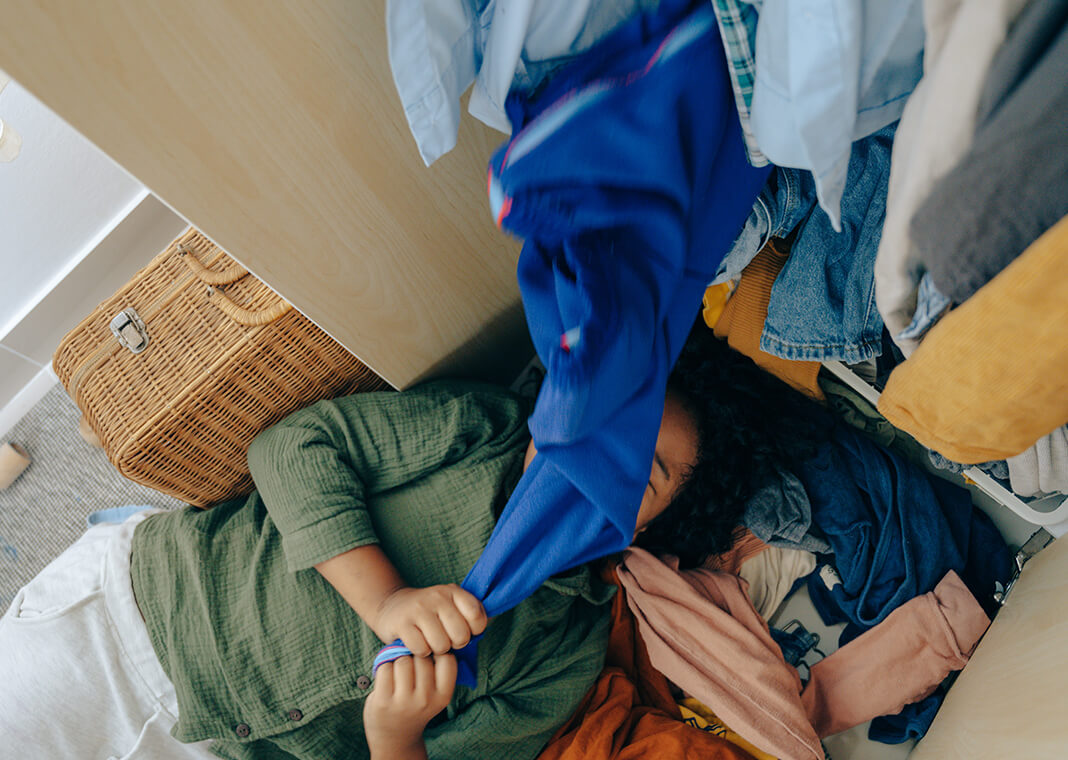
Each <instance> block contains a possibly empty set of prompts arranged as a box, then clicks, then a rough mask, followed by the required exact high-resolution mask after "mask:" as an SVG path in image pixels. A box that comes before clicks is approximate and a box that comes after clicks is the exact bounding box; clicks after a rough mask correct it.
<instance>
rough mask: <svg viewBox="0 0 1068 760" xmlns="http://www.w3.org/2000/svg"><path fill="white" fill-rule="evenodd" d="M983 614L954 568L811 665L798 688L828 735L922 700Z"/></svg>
mask: <svg viewBox="0 0 1068 760" xmlns="http://www.w3.org/2000/svg"><path fill="white" fill-rule="evenodd" d="M989 625H990V619H989V618H988V617H987V616H986V613H985V612H983V608H982V607H980V606H979V603H978V602H977V601H975V597H973V596H972V593H971V592H970V591H969V590H968V587H967V586H965V585H964V582H963V581H961V579H960V578H959V577H958V576H957V574H956V573H955V572H953V571H952V570H950V571H949V572H948V573H947V574H946V576H945V577H944V578H942V580H941V581H939V583H938V585H937V586H935V589H934V591H932V592H930V593H928V594H924V595H923V596H918V597H916V598H915V599H910V600H909V601H908V602H906V603H905V604H903V605H902V606H900V607H898V608H897V609H896V610H894V611H893V612H891V613H890V614H889V615H888V616H887V618H886V619H885V620H884V621H883V622H882V623H880V624H879V625H877V626H875V627H874V628H872V629H871V630H870V631H865V632H864V633H863V634H861V635H860V636H858V637H857V638H856V639H854V640H853V641H851V642H849V643H848V644H846V645H845V646H844V647H842V648H841V649H839V650H838V651H836V652H833V653H831V654H830V655H828V656H827V657H826V658H825V659H823V660H821V661H820V662H818V663H816V664H815V665H813V666H812V677H811V679H810V680H809V682H808V685H807V686H806V687H805V691H804V693H802V695H801V703H802V704H803V705H804V707H805V714H806V715H808V717H809V720H811V721H812V725H813V727H814V728H815V729H816V733H818V734H819V735H820V736H821V737H822V736H830V735H831V734H836V733H838V732H839V731H845V730H846V729H847V728H852V727H853V726H856V725H859V724H861V723H864V722H865V721H868V720H871V719H872V718H875V717H877V716H879V715H892V714H894V713H897V712H899V711H900V710H901V708H902V707H904V706H905V705H907V704H909V703H911V702H916V701H918V700H920V699H923V698H924V697H926V696H927V695H928V694H930V693H931V692H933V691H934V690H935V688H937V686H938V684H940V683H941V682H942V680H943V679H944V678H945V677H946V676H947V675H949V674H950V673H951V672H953V671H954V670H960V669H961V668H963V667H964V665H965V664H966V663H967V662H968V657H969V656H970V655H971V653H972V650H974V649H975V646H976V644H978V643H979V639H980V638H981V637H982V635H983V633H984V632H985V631H986V629H987V627H988V626H989Z"/></svg>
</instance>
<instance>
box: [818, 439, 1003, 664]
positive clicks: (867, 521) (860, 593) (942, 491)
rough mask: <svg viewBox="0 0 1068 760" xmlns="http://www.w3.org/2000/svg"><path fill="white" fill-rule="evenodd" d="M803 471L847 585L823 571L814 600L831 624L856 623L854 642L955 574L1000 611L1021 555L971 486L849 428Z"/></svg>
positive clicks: (851, 633)
mask: <svg viewBox="0 0 1068 760" xmlns="http://www.w3.org/2000/svg"><path fill="white" fill-rule="evenodd" d="M800 470H801V471H800V472H799V473H798V475H799V477H800V478H801V481H802V483H804V485H805V490H806V491H807V492H808V495H809V500H810V502H811V505H812V521H813V523H814V524H815V525H816V526H818V527H819V528H820V530H822V531H823V533H824V535H825V536H826V537H827V540H828V541H829V542H830V544H831V548H832V550H833V552H834V564H835V568H836V569H837V571H838V575H839V576H840V578H841V583H840V584H833V587H832V588H828V585H829V584H828V583H826V582H825V581H824V580H823V579H821V577H820V576H821V573H814V574H813V575H812V576H811V577H810V579H809V593H810V596H811V597H812V601H813V604H814V605H815V606H816V609H817V610H818V611H819V613H820V616H821V617H822V618H823V620H824V622H826V623H828V624H832V623H837V622H843V621H844V622H848V623H851V624H852V625H851V626H849V627H847V629H846V632H845V638H846V639H850V638H853V637H855V635H859V633H861V632H862V631H864V630H867V629H868V628H871V627H872V626H874V625H876V624H878V623H881V622H882V621H883V620H884V619H885V618H886V616H887V615H889V614H890V613H891V612H892V611H893V610H895V609H897V608H898V607H900V606H901V605H902V604H904V603H905V602H907V601H908V600H910V599H912V598H914V597H917V596H920V595H921V594H926V593H927V592H929V591H932V590H933V589H934V587H935V585H936V584H937V583H938V582H939V581H940V580H941V579H942V577H943V576H944V575H945V574H946V573H947V572H948V571H950V570H955V571H956V572H957V574H958V575H959V576H960V577H961V580H963V581H964V583H965V584H966V585H967V586H968V588H969V589H970V590H971V592H972V594H973V595H974V596H975V598H976V600H977V601H978V602H979V603H980V604H981V605H983V606H984V609H986V610H987V612H988V614H989V613H991V612H993V611H994V608H993V607H994V605H995V602H994V601H993V594H994V591H995V590H996V585H997V583H998V582H1000V583H1002V584H1004V583H1007V582H1008V580H1009V578H1010V577H1011V575H1012V556H1011V553H1010V552H1009V548H1008V546H1006V544H1005V541H1004V539H1003V538H1002V537H1001V534H1000V533H999V532H998V530H997V528H996V527H994V524H993V523H992V522H991V521H990V518H989V517H988V516H987V515H986V514H985V513H983V512H982V511H980V510H978V509H976V508H974V507H973V506H972V502H971V497H970V496H969V494H968V492H967V491H966V490H965V489H963V488H961V487H959V486H956V485H953V484H952V483H948V482H946V481H945V480H942V479H941V478H938V477H934V476H930V475H928V474H927V472H926V471H924V470H922V469H921V468H920V467H919V466H917V465H915V464H913V463H912V462H910V461H908V460H906V459H905V458H903V457H902V456H900V455H899V454H896V453H895V452H892V451H890V450H888V449H885V448H883V447H881V446H879V445H878V444H876V443H874V442H872V441H870V440H868V439H867V438H865V437H864V436H863V435H861V434H860V433H858V432H856V431H854V430H852V429H850V428H847V427H845V426H842V425H837V426H836V427H835V430H834V433H833V434H832V438H831V443H829V444H826V445H824V446H823V447H822V448H821V449H820V451H819V453H818V454H817V455H816V456H815V457H813V458H812V459H810V460H808V461H806V462H805V463H804V464H803V465H802V467H801V468H800ZM824 575H825V574H824ZM841 643H845V641H842V642H841Z"/></svg>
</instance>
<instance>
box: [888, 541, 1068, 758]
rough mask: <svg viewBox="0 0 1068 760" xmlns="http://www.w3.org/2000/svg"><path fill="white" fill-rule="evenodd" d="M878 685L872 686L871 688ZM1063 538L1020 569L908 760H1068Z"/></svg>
mask: <svg viewBox="0 0 1068 760" xmlns="http://www.w3.org/2000/svg"><path fill="white" fill-rule="evenodd" d="M872 688H878V684H872ZM1066 716H1068V538H1061V539H1058V540H1057V541H1055V542H1054V543H1053V544H1050V545H1049V546H1047V547H1046V548H1045V549H1043V550H1042V551H1041V552H1040V553H1039V554H1038V556H1036V557H1035V558H1034V559H1032V560H1031V561H1030V562H1028V563H1027V565H1025V566H1024V570H1023V573H1022V574H1021V576H1020V579H1019V581H1017V583H1016V586H1015V588H1014V589H1013V590H1012V593H1011V594H1010V596H1009V600H1008V604H1006V606H1005V607H1004V609H1002V611H1001V612H1000V613H998V616H997V617H996V618H995V619H994V622H993V624H992V625H991V626H990V629H989V630H988V631H987V633H986V635H985V636H984V637H983V639H982V641H980V642H979V646H978V648H977V649H976V650H975V653H974V654H973V655H972V658H971V660H970V661H969V663H968V665H967V666H966V667H965V668H964V670H963V671H961V674H960V677H959V678H958V679H957V681H956V683H955V684H954V685H953V687H952V688H951V689H950V690H949V695H948V696H947V698H946V701H945V704H943V706H942V708H941V710H940V711H939V713H938V715H937V717H936V718H935V721H934V723H933V724H932V726H931V729H930V731H929V732H928V733H927V736H926V737H925V738H924V739H923V740H922V741H921V742H920V743H919V744H918V745H917V747H916V749H915V750H914V751H913V753H912V754H911V755H910V756H909V757H910V760H956V759H957V758H960V759H961V760H964V758H967V760H986V759H987V758H989V759H990V760H994V759H995V758H996V759H997V760H1003V759H1004V758H1010V757H1013V758H1027V760H1064V758H1066V757H1068V717H1066Z"/></svg>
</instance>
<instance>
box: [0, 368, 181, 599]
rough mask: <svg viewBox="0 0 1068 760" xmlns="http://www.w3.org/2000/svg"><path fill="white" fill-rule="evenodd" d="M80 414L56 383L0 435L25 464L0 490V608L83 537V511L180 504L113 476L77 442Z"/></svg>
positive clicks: (94, 452)
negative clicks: (19, 449) (22, 454)
mask: <svg viewBox="0 0 1068 760" xmlns="http://www.w3.org/2000/svg"><path fill="white" fill-rule="evenodd" d="M80 417H81V412H79V411H78V407H76V406H75V405H74V402H73V401H71V400H70V398H69V397H68V396H67V394H66V391H64V390H63V386H61V385H59V384H58V383H57V384H56V386H55V388H53V389H52V390H51V391H49V392H48V394H47V395H46V396H45V397H44V398H43V399H41V401H40V402H38V403H37V404H36V405H35V406H34V407H33V408H32V409H31V410H30V411H29V413H27V414H26V416H25V417H23V418H22V419H21V420H20V421H19V423H18V424H17V425H16V426H15V427H14V429H12V430H11V432H10V433H8V434H7V436H6V440H8V441H12V442H14V443H18V444H21V445H22V446H23V447H24V448H25V449H26V450H27V451H28V452H29V454H30V458H31V459H32V460H33V463H32V464H31V465H30V467H29V469H27V470H26V471H25V472H24V473H23V474H22V475H21V476H20V477H19V479H18V480H16V481H15V482H14V483H13V484H12V485H11V486H10V487H9V488H7V489H6V490H3V491H0V611H2V610H4V609H6V608H7V606H8V605H9V604H10V602H11V600H12V599H13V598H14V596H15V593H16V592H17V591H18V590H19V589H20V588H21V587H22V586H24V585H25V584H26V582H27V581H29V580H30V579H31V578H32V577H33V576H35V575H36V574H37V573H38V572H40V571H41V569H42V568H44V566H45V565H47V564H48V563H49V562H51V561H52V559H54V558H55V557H56V556H57V555H58V554H59V553H60V552H62V551H63V550H64V549H66V548H67V547H68V546H70V544H71V543H73V541H74V540H75V539H76V538H78V536H80V535H81V534H82V533H84V532H85V529H86V527H87V526H86V517H87V516H88V515H89V513H90V512H92V511H94V510H97V509H104V508H106V507H117V506H122V505H124V504H148V505H152V506H157V507H165V508H173V507H176V506H180V504H181V503H180V502H179V501H177V500H176V499H173V498H171V497H169V496H165V495H164V494H161V493H159V492H157V491H153V490H151V489H148V488H144V487H142V486H139V485H137V484H136V483H133V482H131V481H129V480H127V479H125V478H124V477H122V476H121V475H119V473H118V471H117V470H115V468H114V467H113V466H112V465H111V463H110V462H108V460H107V457H106V456H105V455H104V452H103V451H102V450H100V449H97V448H94V447H92V446H90V445H89V444H88V443H86V442H85V441H84V440H82V437H81V436H80V435H79V434H78V420H79V418H80Z"/></svg>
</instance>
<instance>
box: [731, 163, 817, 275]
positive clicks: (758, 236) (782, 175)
mask: <svg viewBox="0 0 1068 760" xmlns="http://www.w3.org/2000/svg"><path fill="white" fill-rule="evenodd" d="M815 208H816V185H815V184H814V183H813V181H812V174H811V173H809V172H804V171H801V170H799V169H787V168H784V167H782V166H777V167H775V171H774V172H773V174H772V175H771V177H770V178H769V179H768V182H767V184H765V185H764V188H763V189H762V190H761V191H760V195H759V196H758V197H757V200H756V203H754V204H753V208H752V210H751V211H750V212H749V216H748V218H746V220H745V224H744V226H743V227H742V231H741V232H740V233H739V234H738V237H737V238H735V240H734V244H733V245H732V246H731V249H730V251H728V252H727V255H726V256H724V257H723V261H722V262H720V265H719V270H718V271H717V272H716V277H715V279H714V280H713V281H712V283H711V284H713V285H715V284H717V283H720V282H727V281H729V280H733V279H735V278H736V277H738V276H739V275H740V274H741V273H742V270H743V269H745V268H746V267H747V266H749V262H751V261H752V260H753V259H754V258H756V255H757V254H758V253H760V251H761V249H762V248H763V247H764V246H765V245H767V243H768V241H769V240H771V239H772V238H785V237H787V236H789V234H790V233H791V232H793V231H794V229H795V228H796V227H797V226H799V225H800V224H801V223H802V222H803V221H804V220H805V219H806V218H807V217H808V215H809V214H811V213H813V209H815ZM819 213H823V212H822V211H821V212H819Z"/></svg>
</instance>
